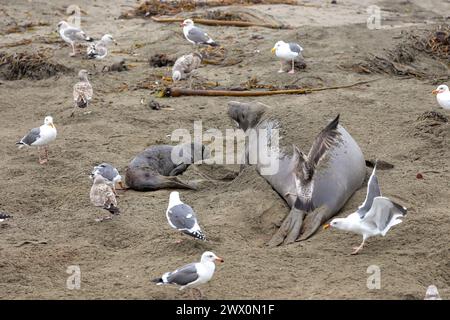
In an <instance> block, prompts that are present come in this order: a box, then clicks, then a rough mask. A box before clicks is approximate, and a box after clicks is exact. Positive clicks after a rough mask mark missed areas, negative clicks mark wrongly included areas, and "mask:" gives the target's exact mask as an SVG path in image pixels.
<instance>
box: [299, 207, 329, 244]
mask: <svg viewBox="0 0 450 320" xmlns="http://www.w3.org/2000/svg"><path fill="white" fill-rule="evenodd" d="M333 216H334V212H333V211H332V210H330V209H329V208H328V207H327V206H325V205H324V206H321V207H320V208H317V209H315V210H314V211H312V212H310V213H308V214H307V216H306V218H305V221H304V229H303V231H302V235H301V237H300V238H299V239H297V240H296V241H303V240H307V239H308V238H310V237H311V236H313V235H314V234H315V233H316V232H317V229H319V228H320V226H321V225H322V224H324V223H325V222H326V221H328V220H330V219H331V218H332V217H333Z"/></svg>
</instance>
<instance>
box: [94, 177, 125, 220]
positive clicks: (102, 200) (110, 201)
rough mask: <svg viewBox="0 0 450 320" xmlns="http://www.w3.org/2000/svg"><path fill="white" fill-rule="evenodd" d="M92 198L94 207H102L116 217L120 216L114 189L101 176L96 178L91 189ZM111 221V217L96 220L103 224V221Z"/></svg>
mask: <svg viewBox="0 0 450 320" xmlns="http://www.w3.org/2000/svg"><path fill="white" fill-rule="evenodd" d="M90 198H91V202H92V204H93V205H94V206H96V207H101V208H103V209H105V210H107V211H109V212H110V213H111V214H114V215H117V214H120V210H119V208H117V200H116V196H115V195H114V192H113V190H112V188H111V187H110V185H109V184H108V183H107V182H106V179H105V178H103V177H102V176H101V175H99V174H97V175H95V177H94V183H93V184H92V187H91V192H90ZM111 219H112V217H111V216H106V217H103V218H100V219H96V221H97V222H101V221H103V220H111Z"/></svg>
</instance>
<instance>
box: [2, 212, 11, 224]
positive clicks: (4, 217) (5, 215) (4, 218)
mask: <svg viewBox="0 0 450 320" xmlns="http://www.w3.org/2000/svg"><path fill="white" fill-rule="evenodd" d="M9 218H11V216H10V215H9V214H8V213H6V212H0V222H3V221H5V220H7V219H9Z"/></svg>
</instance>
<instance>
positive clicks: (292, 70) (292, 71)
mask: <svg viewBox="0 0 450 320" xmlns="http://www.w3.org/2000/svg"><path fill="white" fill-rule="evenodd" d="M294 72H295V71H294V59H292V69H291V71H289V72H288V73H291V74H292V73H294Z"/></svg>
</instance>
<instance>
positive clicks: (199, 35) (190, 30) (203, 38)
mask: <svg viewBox="0 0 450 320" xmlns="http://www.w3.org/2000/svg"><path fill="white" fill-rule="evenodd" d="M181 26H182V27H183V34H184V37H185V38H186V40H187V41H189V42H190V43H192V44H194V45H198V44H206V45H209V46H212V47H217V46H218V44H217V43H216V42H215V41H214V40H213V39H211V37H210V36H208V34H207V33H206V32H205V31H203V30H202V29H200V28H198V27H196V26H194V21H192V20H191V19H186V20H184V21H183V23H182V24H181Z"/></svg>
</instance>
